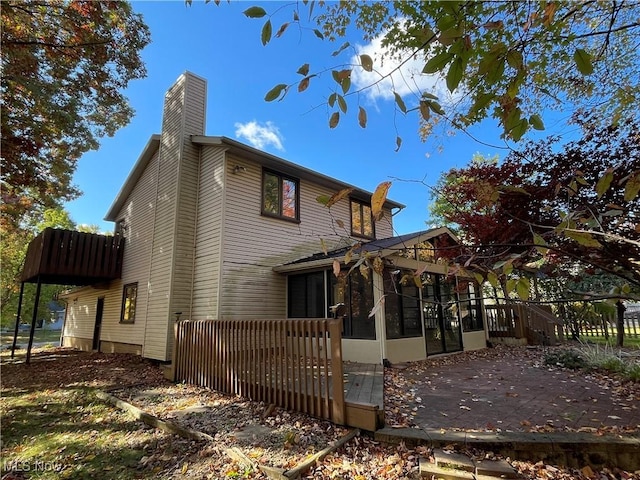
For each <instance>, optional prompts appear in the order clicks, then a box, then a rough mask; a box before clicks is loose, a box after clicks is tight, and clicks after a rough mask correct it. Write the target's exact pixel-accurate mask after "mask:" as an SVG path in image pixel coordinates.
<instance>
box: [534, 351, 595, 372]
mask: <svg viewBox="0 0 640 480" xmlns="http://www.w3.org/2000/svg"><path fill="white" fill-rule="evenodd" d="M544 363H545V365H550V366H558V367H563V368H570V369H572V370H577V369H580V368H586V367H587V366H588V363H587V362H586V361H585V359H584V358H583V357H582V355H580V353H579V352H577V351H575V350H562V351H559V352H547V353H546V354H545V356H544Z"/></svg>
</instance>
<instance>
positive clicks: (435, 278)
mask: <svg viewBox="0 0 640 480" xmlns="http://www.w3.org/2000/svg"><path fill="white" fill-rule="evenodd" d="M426 280H427V281H426V283H424V284H423V285H424V286H423V287H422V313H423V319H424V336H425V348H426V351H427V356H429V355H436V354H438V353H450V352H458V351H460V350H462V331H461V329H460V321H459V318H458V309H457V308H456V307H457V304H458V303H457V299H456V294H455V291H454V290H453V286H452V285H450V284H449V283H447V282H444V281H443V279H442V276H441V275H434V274H429V275H428V278H426Z"/></svg>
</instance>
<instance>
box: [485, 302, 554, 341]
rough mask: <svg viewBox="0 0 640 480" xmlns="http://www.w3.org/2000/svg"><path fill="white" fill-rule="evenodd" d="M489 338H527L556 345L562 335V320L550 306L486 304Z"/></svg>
mask: <svg viewBox="0 0 640 480" xmlns="http://www.w3.org/2000/svg"><path fill="white" fill-rule="evenodd" d="M485 312H486V316H487V326H488V329H489V338H492V337H493V338H500V337H503V338H504V337H511V338H526V339H527V343H529V344H533V345H535V344H548V345H555V344H556V342H557V340H558V338H557V336H556V334H560V335H562V328H561V326H562V321H560V320H559V319H558V318H557V317H556V316H555V315H554V314H553V313H552V311H551V308H550V307H548V306H538V305H527V304H512V305H485Z"/></svg>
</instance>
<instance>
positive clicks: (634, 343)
mask: <svg viewBox="0 0 640 480" xmlns="http://www.w3.org/2000/svg"><path fill="white" fill-rule="evenodd" d="M580 340H581V341H583V342H585V343H597V344H598V345H607V346H609V347H613V348H615V346H616V335H615V334H611V335H609V339H606V338H605V337H603V336H597V337H591V336H586V335H585V336H581V337H580ZM623 345H624V346H625V347H626V348H640V337H632V336H631V335H625V336H624V342H623Z"/></svg>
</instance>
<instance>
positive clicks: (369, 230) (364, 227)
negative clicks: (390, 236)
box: [351, 200, 375, 238]
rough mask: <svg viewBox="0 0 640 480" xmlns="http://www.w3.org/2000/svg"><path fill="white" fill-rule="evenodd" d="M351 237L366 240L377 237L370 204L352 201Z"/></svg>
mask: <svg viewBox="0 0 640 480" xmlns="http://www.w3.org/2000/svg"><path fill="white" fill-rule="evenodd" d="M351 235H355V236H358V237H366V238H374V237H375V232H374V230H373V216H372V215H371V205H370V204H368V203H364V202H360V201H358V200H351Z"/></svg>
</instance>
